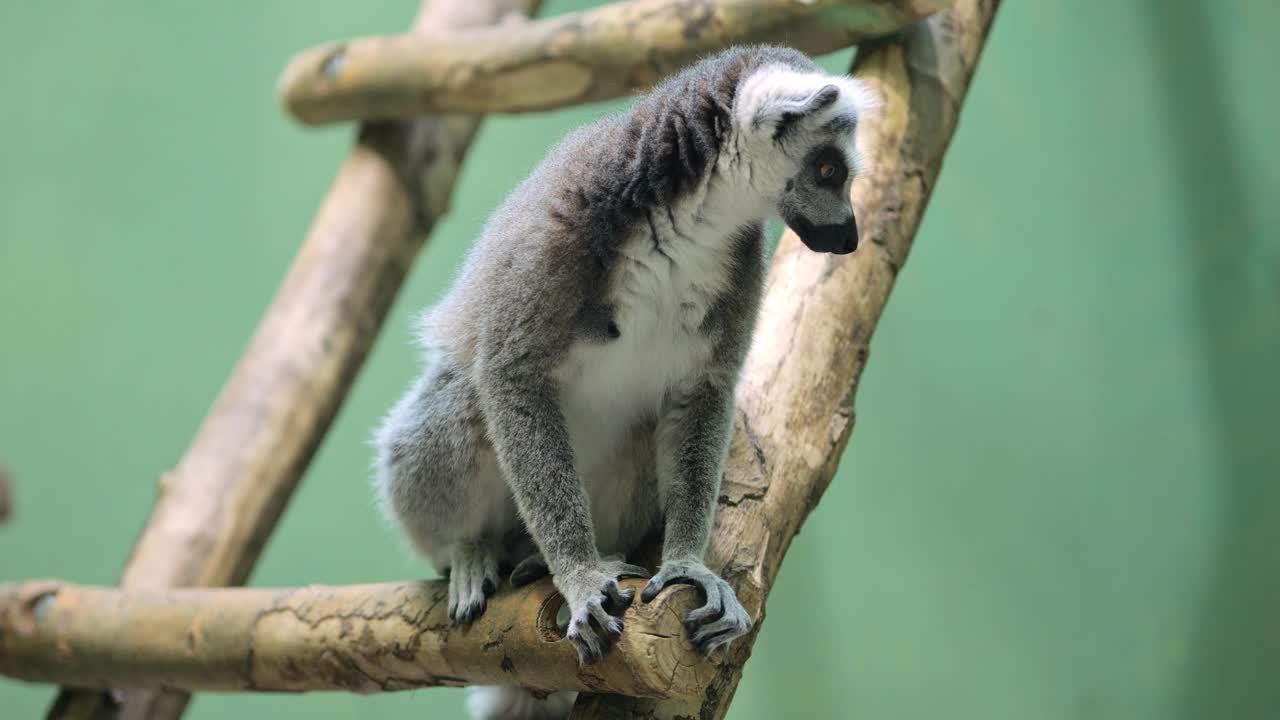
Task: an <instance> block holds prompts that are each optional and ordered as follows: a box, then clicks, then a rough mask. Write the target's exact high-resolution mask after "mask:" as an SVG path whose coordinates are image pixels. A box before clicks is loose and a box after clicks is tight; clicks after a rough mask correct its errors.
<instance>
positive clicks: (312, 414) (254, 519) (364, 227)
mask: <svg viewBox="0 0 1280 720" xmlns="http://www.w3.org/2000/svg"><path fill="white" fill-rule="evenodd" d="M537 3H538V0H426V1H425V2H424V5H423V8H422V11H421V12H420V13H419V15H418V18H417V19H416V21H415V25H414V27H415V30H416V31H419V32H423V31H435V32H442V31H444V30H446V29H451V28H460V27H467V26H474V25H484V24H493V23H496V22H498V21H500V20H504V19H508V18H511V17H512V16H517V17H518V16H520V15H523V14H527V13H530V12H532V11H533V10H534V8H535V7H536V6H537ZM478 124H479V118H477V117H475V116H461V115H458V116H446V117H441V118H431V119H425V120H421V121H418V122H413V123H379V124H370V125H365V126H363V127H362V128H361V130H360V133H359V137H358V141H357V142H356V146H355V148H354V149H353V150H352V152H351V154H350V155H349V156H348V157H347V159H346V162H345V163H344V164H343V165H342V168H341V170H339V172H338V175H337V177H336V179H335V180H334V182H333V185H332V187H331V189H330V191H329V194H328V196H327V197H326V198H325V200H324V203H323V205H322V206H321V208H320V210H319V212H318V213H317V214H316V217H315V220H314V222H313V224H312V226H311V230H310V232H309V233H308V235H307V238H306V241H305V242H304V243H303V245H302V248H301V250H299V252H298V255H297V257H296V258H295V259H294V262H293V265H292V267H291V268H290V269H289V272H288V274H287V276H286V277H285V279H284V283H283V285H282V286H281V288H280V290H279V291H278V292H277V294H276V297H275V299H274V300H272V304H271V306H270V308H268V310H267V312H266V315H265V316H264V318H263V320H262V322H261V323H260V325H259V326H258V329H257V332H256V333H255V334H254V337H253V339H252V340H251V341H250V343H249V346H248V348H247V349H246V350H245V353H244V355H243V356H242V358H241V360H240V362H239V364H238V365H237V367H236V369H235V371H234V372H233V373H232V375H231V378H230V379H229V380H228V381H227V384H226V385H225V386H224V387H223V390H222V393H221V395H220V396H219V397H218V399H217V401H216V402H215V403H214V406H213V408H212V409H211V410H210V412H209V415H208V416H207V417H206V418H205V421H204V424H203V426H202V427H201V428H200V430H199V433H198V434H197V435H196V437H195V439H194V441H193V442H192V444H191V446H190V447H189V448H188V449H187V452H186V454H185V455H184V456H183V457H182V460H181V461H180V462H179V463H178V466H177V468H176V469H174V470H173V471H172V472H170V473H168V474H166V475H165V476H164V477H162V478H161V480H160V488H159V491H160V492H159V497H158V498H157V500H156V505H155V507H154V508H153V510H152V513H151V518H150V520H149V521H148V523H147V526H146V528H145V529H144V530H143V532H142V535H141V537H139V538H138V541H137V543H136V544H135V546H134V549H133V553H132V555H131V557H130V558H129V563H128V566H127V567H126V568H125V572H124V576H123V579H122V583H121V584H122V585H123V586H124V587H126V588H160V587H181V586H201V585H203V586H209V585H238V584H241V583H243V582H244V581H245V579H246V578H247V577H248V576H249V571H250V570H251V569H252V567H253V565H254V563H255V562H256V561H257V558H258V554H259V553H260V552H261V550H262V547H263V545H264V543H265V542H266V539H267V536H268V535H269V534H270V533H271V530H272V528H274V527H275V524H276V521H277V519H279V517H280V513H281V512H282V511H283V510H284V507H285V504H286V503H287V502H288V500H289V497H290V496H291V495H292V493H293V489H294V487H295V486H296V485H297V483H298V480H299V479H300V478H301V477H302V473H303V471H304V470H305V469H306V467H307V465H308V464H309V463H310V461H311V457H312V455H313V454H314V452H315V450H316V448H317V447H318V446H319V444H320V441H321V439H322V438H323V437H324V434H325V432H326V431H327V430H328V427H329V424H330V422H331V421H332V420H333V417H334V415H335V414H336V413H337V411H338V407H339V406H340V405H341V403H342V399H343V397H344V396H345V395H346V392H347V390H348V388H349V387H350V386H351V383H352V381H353V380H354V378H355V375H356V372H357V371H358V370H359V368H360V366H361V364H362V363H363V362H364V358H365V355H366V353H367V352H368V350H369V347H370V345H371V344H372V342H373V339H374V336H375V335H376V334H377V331H378V328H379V327H380V326H381V324H382V321H383V319H384V317H385V316H386V313H387V310H388V308H389V307H390V306H391V302H392V300H393V299H394V297H395V295H396V292H397V291H398V290H399V287H400V285H401V283H402V282H403V281H404V277H405V274H406V272H407V271H408V269H409V266H410V264H411V263H412V262H413V259H414V257H415V256H416V255H417V252H418V249H419V248H420V247H421V246H422V243H423V241H424V239H425V237H426V235H427V234H428V233H429V232H430V230H431V228H432V227H433V225H434V224H435V221H436V220H437V219H438V218H439V217H440V216H441V215H442V214H443V213H444V212H445V211H446V209H447V207H448V204H449V197H450V194H451V193H452V191H453V183H454V178H455V177H456V176H457V173H458V168H459V166H460V164H461V162H462V159H463V156H464V154H465V153H466V150H467V147H468V146H469V145H470V143H471V138H472V137H473V135H474V134H475V131H476V128H477V127H478ZM185 705H186V698H185V696H184V695H182V694H178V693H163V694H156V693H131V694H126V695H125V696H124V698H123V701H122V702H116V701H115V700H113V699H112V698H110V697H108V696H105V695H103V694H101V693H99V694H95V695H92V696H90V695H85V694H75V693H64V694H63V695H62V696H61V697H59V699H58V701H57V702H56V703H55V704H54V707H53V709H52V710H51V711H50V717H52V718H58V719H69V718H91V717H92V718H95V720H101V719H102V718H103V717H122V716H128V717H130V718H145V719H147V720H166V719H172V718H177V717H179V716H180V715H181V714H182V710H183V708H184V707H185ZM104 708H106V709H104Z"/></svg>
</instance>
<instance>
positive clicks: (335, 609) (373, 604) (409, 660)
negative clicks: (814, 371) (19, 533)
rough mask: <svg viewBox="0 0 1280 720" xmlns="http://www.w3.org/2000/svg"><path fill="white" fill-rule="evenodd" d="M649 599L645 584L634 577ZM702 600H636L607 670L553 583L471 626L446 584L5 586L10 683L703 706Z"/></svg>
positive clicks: (682, 596)
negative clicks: (686, 623)
mask: <svg viewBox="0 0 1280 720" xmlns="http://www.w3.org/2000/svg"><path fill="white" fill-rule="evenodd" d="M624 584H629V585H631V586H633V587H636V588H637V592H638V589H639V588H640V587H642V586H643V584H644V582H643V581H641V580H628V581H625V583H624ZM698 601H699V597H698V593H697V591H696V590H695V589H693V588H692V587H689V586H675V587H674V588H673V589H672V590H670V591H667V592H664V593H663V594H662V595H660V596H659V597H658V598H657V599H655V600H654V601H653V602H652V603H649V604H644V603H638V602H637V603H634V604H633V605H632V607H631V608H630V609H628V610H627V612H626V614H625V615H624V616H623V619H624V622H625V623H626V631H625V632H624V633H623V634H622V638H621V639H620V640H619V641H618V644H617V645H615V646H614V648H613V650H611V651H610V652H609V654H608V655H607V656H606V657H605V658H604V659H603V660H602V661H600V662H599V663H597V664H595V665H591V666H589V667H586V668H580V667H579V665H578V655H577V652H576V651H575V650H574V649H573V646H572V645H571V644H570V643H569V641H568V640H567V639H565V637H564V633H563V632H561V631H560V630H559V629H558V627H557V625H556V614H557V611H558V609H559V608H560V606H561V605H562V604H563V602H562V600H561V598H560V595H559V593H557V592H556V591H555V588H554V587H553V586H552V584H551V581H550V579H545V580H543V581H541V582H538V583H534V584H532V585H530V586H527V587H524V588H520V589H518V590H511V589H510V588H505V589H504V591H503V592H500V593H498V594H497V595H496V596H494V597H493V598H491V600H490V603H489V606H488V608H487V609H486V610H485V612H484V614H482V615H481V616H480V617H479V619H477V620H476V621H475V622H473V623H472V624H471V625H469V626H460V625H458V624H456V623H454V622H453V621H451V620H450V619H449V617H448V614H447V608H448V587H447V584H446V583H445V582H444V581H432V582H405V583H387V584H377V585H353V586H345V587H326V586H309V587H304V588H297V589H288V590H270V589H250V588H222V589H181V590H136V591H134V590H120V589H116V588H103V587H86V586H78V585H71V584H67V583H61V582H57V581H31V582H25V583H17V584H9V585H0V674H4V675H8V676H10V677H14V678H18V679H21V680H27V681H33V682H56V683H61V684H63V685H69V686H73V687H84V688H113V689H139V688H168V689H183V690H202V691H244V690H254V691H283V692H302V691H312V690H345V691H350V692H357V693H372V692H386V691H393V690H405V689H410V688H421V687H433V686H442V685H447V686H460V685H475V684H505V685H523V686H525V687H529V688H533V689H537V690H547V691H549V690H557V689H564V688H569V689H578V690H590V691H595V692H611V693H624V694H628V695H637V696H649V697H686V698H687V697H693V696H695V695H697V694H698V693H699V692H701V691H702V689H703V687H705V686H706V684H707V682H708V681H709V680H710V679H711V677H712V676H713V675H714V674H715V665H714V663H713V662H712V661H708V660H705V659H703V658H702V657H701V656H700V655H698V653H697V651H696V650H694V648H693V646H692V645H690V643H689V641H688V639H687V637H686V633H685V630H684V627H683V626H682V624H681V619H682V618H683V617H684V615H685V614H686V613H687V612H689V611H690V610H692V609H693V607H694V606H695V603H697V602H698Z"/></svg>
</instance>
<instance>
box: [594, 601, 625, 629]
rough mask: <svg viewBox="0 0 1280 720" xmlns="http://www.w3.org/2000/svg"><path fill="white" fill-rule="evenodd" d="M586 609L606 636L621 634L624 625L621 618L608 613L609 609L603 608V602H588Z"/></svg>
mask: <svg viewBox="0 0 1280 720" xmlns="http://www.w3.org/2000/svg"><path fill="white" fill-rule="evenodd" d="M587 611H588V612H590V613H591V617H592V618H594V619H595V621H596V622H597V623H598V624H599V626H600V628H601V629H602V630H603V631H604V634H605V637H606V638H607V637H609V636H615V637H616V636H618V635H621V634H622V630H623V627H624V626H623V623H622V620H621V619H620V618H616V617H614V616H613V615H610V614H609V611H608V610H606V609H605V607H604V603H603V602H600V603H596V602H592V603H588V604H587Z"/></svg>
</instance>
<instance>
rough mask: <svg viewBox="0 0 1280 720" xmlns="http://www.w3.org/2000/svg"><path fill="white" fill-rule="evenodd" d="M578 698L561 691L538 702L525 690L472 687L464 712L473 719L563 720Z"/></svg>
mask: <svg viewBox="0 0 1280 720" xmlns="http://www.w3.org/2000/svg"><path fill="white" fill-rule="evenodd" d="M577 697H578V693H576V692H574V691H572V690H560V691H558V692H553V693H551V694H550V695H548V696H547V697H546V698H545V699H540V698H538V697H536V696H535V695H534V694H533V693H531V692H529V691H528V690H525V689H524V688H518V687H507V686H504V685H483V686H480V687H473V688H471V690H470V694H469V695H468V697H467V711H468V712H469V713H470V714H471V717H472V718H474V719H475V720H565V718H567V717H569V711H570V710H572V709H573V701H574V700H575V699H576V698H577Z"/></svg>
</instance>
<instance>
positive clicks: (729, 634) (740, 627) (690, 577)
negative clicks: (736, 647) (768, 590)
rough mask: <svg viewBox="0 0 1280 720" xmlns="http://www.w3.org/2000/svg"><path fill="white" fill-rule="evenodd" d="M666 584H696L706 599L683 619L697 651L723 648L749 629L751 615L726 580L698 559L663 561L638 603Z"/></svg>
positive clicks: (704, 652)
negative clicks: (704, 602) (703, 603)
mask: <svg viewBox="0 0 1280 720" xmlns="http://www.w3.org/2000/svg"><path fill="white" fill-rule="evenodd" d="M667 585H696V586H698V587H699V588H700V589H701V590H702V594H703V596H704V597H705V598H706V599H707V602H706V604H705V605H703V606H702V607H700V608H698V609H697V610H693V611H691V612H690V613H689V614H688V615H686V616H685V618H684V627H685V630H687V631H688V632H689V639H690V640H692V641H693V644H694V646H695V647H697V648H698V652H700V653H702V654H703V655H710V654H711V652H712V651H713V650H716V649H717V648H722V647H727V646H728V645H729V643H730V642H731V641H732V640H733V639H734V638H738V637H741V636H743V635H745V634H747V633H748V632H750V631H751V616H750V615H748V614H747V611H746V609H745V608H743V607H742V603H740V602H738V596H737V595H736V594H735V593H734V592H733V588H732V587H730V586H729V583H727V582H725V581H724V580H722V579H720V577H719V576H718V575H716V574H715V573H713V572H711V571H710V570H708V569H707V566H706V565H703V564H702V562H701V561H699V560H679V561H671V562H664V563H663V564H662V567H661V568H659V569H658V574H657V575H654V576H653V577H652V578H651V579H650V580H649V584H648V585H646V586H645V588H644V591H643V592H641V593H640V601H641V602H646V603H647V602H649V601H651V600H653V599H654V598H655V597H657V596H658V593H659V592H661V591H662V588H664V587H666V586H667Z"/></svg>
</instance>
